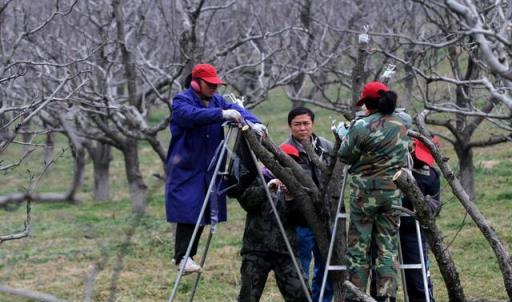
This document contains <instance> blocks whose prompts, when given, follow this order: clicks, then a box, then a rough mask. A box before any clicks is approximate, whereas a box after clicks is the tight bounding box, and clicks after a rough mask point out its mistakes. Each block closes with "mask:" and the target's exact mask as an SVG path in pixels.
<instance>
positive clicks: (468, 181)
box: [454, 138, 476, 201]
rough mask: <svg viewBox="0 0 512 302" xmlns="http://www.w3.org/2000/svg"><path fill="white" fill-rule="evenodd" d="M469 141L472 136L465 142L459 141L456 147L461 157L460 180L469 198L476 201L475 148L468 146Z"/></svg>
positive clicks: (458, 155)
mask: <svg viewBox="0 0 512 302" xmlns="http://www.w3.org/2000/svg"><path fill="white" fill-rule="evenodd" d="M469 142H470V138H468V139H467V140H466V141H465V142H463V143H462V142H459V144H456V145H455V146H454V148H455V152H456V153H457V157H458V158H459V175H460V182H461V184H462V187H463V188H464V189H465V190H466V193H467V194H468V196H469V198H470V199H471V200H473V201H475V200H476V199H475V197H476V196H475V166H474V164H473V162H474V161H473V149H472V148H469V147H467V144H468V143H469Z"/></svg>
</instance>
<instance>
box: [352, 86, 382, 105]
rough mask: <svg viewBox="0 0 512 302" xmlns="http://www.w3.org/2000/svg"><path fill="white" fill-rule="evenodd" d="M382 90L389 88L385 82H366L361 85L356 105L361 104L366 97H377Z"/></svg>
mask: <svg viewBox="0 0 512 302" xmlns="http://www.w3.org/2000/svg"><path fill="white" fill-rule="evenodd" d="M380 90H384V91H388V90H389V88H388V86H386V84H384V83H381V82H368V83H366V85H364V87H363V91H362V92H361V97H360V98H359V101H357V103H356V106H363V104H364V102H366V100H367V99H373V98H379V97H380V95H379V91H380Z"/></svg>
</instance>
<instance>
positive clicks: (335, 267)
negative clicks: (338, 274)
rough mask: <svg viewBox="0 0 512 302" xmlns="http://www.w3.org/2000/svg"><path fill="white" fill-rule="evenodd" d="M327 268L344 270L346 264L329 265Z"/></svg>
mask: <svg viewBox="0 0 512 302" xmlns="http://www.w3.org/2000/svg"><path fill="white" fill-rule="evenodd" d="M327 270H329V271H346V270H347V266H346V265H329V266H328V267H327Z"/></svg>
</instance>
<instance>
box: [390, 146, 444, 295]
mask: <svg viewBox="0 0 512 302" xmlns="http://www.w3.org/2000/svg"><path fill="white" fill-rule="evenodd" d="M432 141H433V142H434V143H435V144H436V145H437V146H438V147H439V144H440V142H439V138H438V137H436V136H434V137H433V138H432ZM411 155H412V158H413V163H414V164H413V167H412V175H413V176H414V179H415V180H416V183H417V185H418V187H419V188H420V190H421V192H422V193H423V194H424V195H430V197H432V198H431V203H430V204H429V207H430V210H431V213H432V215H433V216H435V215H437V214H438V213H439V211H440V209H441V198H440V194H441V186H440V182H439V172H437V170H436V169H435V168H434V164H435V161H434V157H433V156H432V154H431V153H430V150H429V149H428V148H427V147H426V146H425V145H424V144H423V143H422V142H421V141H419V140H417V139H414V140H413V142H412V151H411ZM402 206H404V207H406V208H408V209H409V210H413V205H412V202H411V201H410V200H408V199H407V198H403V199H402ZM399 232H400V246H401V247H402V258H403V262H404V264H418V263H420V262H421V258H420V252H419V249H418V247H419V242H418V237H417V236H416V225H415V222H414V218H412V217H402V218H401V223H400V229H399ZM421 242H422V246H423V255H424V261H425V264H426V265H427V267H426V272H427V276H426V277H427V283H428V293H426V294H427V295H428V296H429V298H430V301H432V302H434V295H433V286H432V281H431V279H430V273H429V264H430V262H429V258H428V253H427V242H426V240H425V236H424V235H423V233H421ZM404 273H405V281H406V285H407V286H406V290H407V296H408V297H409V300H410V301H415V302H424V301H427V299H426V295H425V286H424V284H423V276H422V273H421V270H420V269H408V270H405V272H404Z"/></svg>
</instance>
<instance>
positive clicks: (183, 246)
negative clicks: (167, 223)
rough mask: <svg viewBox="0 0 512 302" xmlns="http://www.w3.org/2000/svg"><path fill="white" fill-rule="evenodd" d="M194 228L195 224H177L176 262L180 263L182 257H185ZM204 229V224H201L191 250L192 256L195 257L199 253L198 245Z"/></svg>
mask: <svg viewBox="0 0 512 302" xmlns="http://www.w3.org/2000/svg"><path fill="white" fill-rule="evenodd" d="M194 228H195V225H194V224H185V223H177V224H176V236H175V241H174V260H175V261H176V264H180V262H181V259H183V257H185V254H186V253H187V248H188V244H189V243H190V239H191V238H192V234H193V233H194ZM203 229H204V226H200V227H199V229H198V231H197V235H196V238H195V240H194V244H193V245H192V250H191V251H190V258H193V257H194V256H195V254H196V253H197V245H198V244H199V238H201V233H202V232H203Z"/></svg>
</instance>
